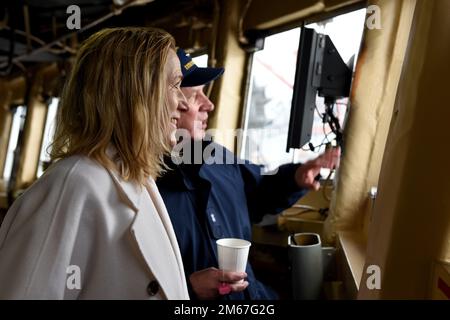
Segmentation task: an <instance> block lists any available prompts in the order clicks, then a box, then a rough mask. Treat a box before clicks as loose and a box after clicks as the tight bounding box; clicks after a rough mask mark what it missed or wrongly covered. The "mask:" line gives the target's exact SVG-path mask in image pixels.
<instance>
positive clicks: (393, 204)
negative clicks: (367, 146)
mask: <svg viewBox="0 0 450 320" xmlns="http://www.w3.org/2000/svg"><path fill="white" fill-rule="evenodd" d="M449 12H450V2H449V1H447V0H427V1H417V8H416V10H415V18H414V21H413V29H412V33H411V37H410V44H409V48H408V50H407V56H406V59H405V64H404V69H403V73H402V77H401V80H400V84H399V90H398V94H397V100H396V105H395V109H394V115H393V118H392V122H391V127H390V131H389V135H388V140H387V145H386V150H385V155H384V159H383V164H382V169H381V175H380V182H379V189H378V192H379V194H378V198H377V201H376V204H375V210H374V212H373V216H372V223H371V226H370V231H369V242H368V247H367V256H366V267H367V266H369V265H378V266H380V268H381V279H382V280H381V289H380V290H369V289H367V287H366V286H364V285H362V286H361V290H360V292H359V298H362V299H423V298H428V297H430V290H432V287H433V285H434V284H433V283H431V276H432V267H433V264H434V262H435V261H437V260H444V261H450V197H449V195H450V172H449V171H448V168H447V164H448V162H449V158H450V148H448V144H449V143H448V141H449V139H450V131H449V119H450V108H449V101H450V90H449V80H448V79H449V74H450V64H449V62H448V59H449V57H450V20H449V18H448V13H449ZM367 276H368V274H364V276H363V279H362V283H363V284H364V283H365V281H366V279H367Z"/></svg>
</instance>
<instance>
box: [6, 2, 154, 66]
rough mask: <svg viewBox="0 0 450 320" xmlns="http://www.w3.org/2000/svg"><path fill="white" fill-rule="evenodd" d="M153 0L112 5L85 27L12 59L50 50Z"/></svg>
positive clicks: (16, 60)
mask: <svg viewBox="0 0 450 320" xmlns="http://www.w3.org/2000/svg"><path fill="white" fill-rule="evenodd" d="M153 1H154V0H135V1H129V2H126V3H125V4H124V5H123V6H121V7H115V6H113V7H112V10H111V12H109V13H108V14H106V15H104V16H103V17H100V18H99V19H97V20H95V21H93V22H91V23H89V24H88V25H86V26H85V27H83V28H81V29H80V30H77V31H74V32H70V33H68V34H65V35H63V36H61V37H59V38H58V39H56V40H54V41H52V42H50V43H47V44H45V45H42V46H41V47H39V48H36V49H34V50H32V51H31V52H29V53H26V54H23V55H20V56H18V57H15V58H14V59H13V62H20V61H21V60H23V59H25V58H27V57H29V56H30V55H33V54H36V53H38V52H41V51H46V50H50V49H51V48H52V47H53V46H54V45H60V44H61V43H63V42H64V41H65V40H67V39H69V38H70V37H72V36H73V35H75V34H79V33H82V32H84V31H86V30H88V29H90V28H92V27H94V26H96V25H98V24H100V23H102V22H104V21H105V20H108V19H109V18H111V17H113V16H116V15H119V14H121V13H122V11H123V10H125V9H127V8H129V7H132V6H142V5H146V4H148V3H150V2H153ZM113 3H115V2H114V1H113Z"/></svg>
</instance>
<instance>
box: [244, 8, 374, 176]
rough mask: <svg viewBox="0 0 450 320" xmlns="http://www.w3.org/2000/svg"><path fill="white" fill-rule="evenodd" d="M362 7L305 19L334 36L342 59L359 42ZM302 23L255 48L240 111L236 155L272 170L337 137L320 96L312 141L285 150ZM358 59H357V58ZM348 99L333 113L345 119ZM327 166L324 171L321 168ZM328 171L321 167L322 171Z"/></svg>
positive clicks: (314, 154) (311, 153)
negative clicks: (326, 119) (240, 133)
mask: <svg viewBox="0 0 450 320" xmlns="http://www.w3.org/2000/svg"><path fill="white" fill-rule="evenodd" d="M365 15H366V9H360V10H356V11H352V12H349V13H346V14H342V15H339V16H336V17H333V18H331V19H327V20H323V21H319V22H316V23H311V24H306V25H305V27H307V28H313V29H315V30H316V31H317V32H319V33H322V34H327V35H329V36H330V38H331V39H332V41H333V43H334V44H335V46H336V48H337V50H338V51H339V53H340V55H341V57H342V58H343V60H344V62H348V61H349V60H350V59H351V58H352V56H355V60H354V61H355V62H356V58H357V54H358V51H359V46H360V43H361V37H362V33H363V28H364V20H365ZM300 32H301V28H294V29H291V30H288V31H284V32H281V33H276V34H273V35H271V36H268V37H266V38H265V42H264V49H262V50H260V51H258V52H256V53H254V55H253V59H252V66H251V76H250V90H249V99H248V103H247V106H246V108H245V110H246V111H245V116H244V123H243V128H244V137H245V138H244V139H243V142H242V144H241V146H240V150H238V151H239V155H240V156H241V157H242V158H245V159H248V160H250V161H252V162H253V163H257V164H262V165H264V166H265V168H266V170H268V171H269V170H273V169H275V168H276V167H278V166H279V165H281V164H283V163H288V162H305V161H308V160H310V159H313V158H315V157H317V155H318V154H319V153H322V152H323V151H324V149H325V146H326V144H327V143H328V142H333V140H334V138H335V136H334V134H333V133H332V132H331V129H330V128H329V127H328V124H326V125H324V123H323V121H322V114H323V113H324V111H325V106H324V101H323V98H320V97H317V100H316V112H315V115H314V124H313V132H312V138H311V140H310V144H309V145H308V144H306V145H305V146H304V147H303V148H302V149H297V150H293V149H291V150H290V151H289V152H286V142H287V135H288V129H289V118H290V112H291V102H292V93H293V87H294V82H295V81H294V80H295V71H296V70H295V66H296V59H297V51H298V46H299V40H300ZM355 64H356V63H355ZM347 104H348V99H341V100H338V101H337V103H336V109H335V113H336V114H337V116H338V118H339V121H340V122H341V125H342V124H343V123H344V120H345V115H346V110H347ZM324 171H327V170H324ZM326 174H327V172H323V175H326Z"/></svg>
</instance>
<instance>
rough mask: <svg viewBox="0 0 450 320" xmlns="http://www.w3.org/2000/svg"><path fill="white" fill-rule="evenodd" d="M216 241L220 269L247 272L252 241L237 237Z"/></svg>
mask: <svg viewBox="0 0 450 320" xmlns="http://www.w3.org/2000/svg"><path fill="white" fill-rule="evenodd" d="M216 243H217V254H218V256H219V269H220V270H223V271H237V272H245V267H246V266H247V259H248V252H249V250H250V246H251V243H250V242H249V241H247V240H243V239H235V238H225V239H219V240H217V241H216Z"/></svg>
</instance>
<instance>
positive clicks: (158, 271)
mask: <svg viewBox="0 0 450 320" xmlns="http://www.w3.org/2000/svg"><path fill="white" fill-rule="evenodd" d="M108 171H109V173H110V175H111V177H112V178H113V180H114V183H115V184H116V186H117V189H118V192H119V195H120V197H121V200H122V201H123V202H124V203H125V204H127V205H128V206H129V207H130V208H131V209H133V210H134V211H135V213H136V216H135V218H134V220H133V222H132V224H131V226H130V232H131V234H132V237H133V239H134V240H135V241H136V244H137V246H138V248H139V251H140V253H141V255H142V257H143V258H144V260H145V262H146V263H147V266H148V268H149V269H150V272H151V273H152V274H153V276H154V277H155V278H156V279H157V280H158V282H159V284H160V286H161V288H162V290H163V292H164V294H165V296H166V297H167V298H168V299H183V298H187V297H188V293H187V290H186V289H185V288H186V280H185V277H184V272H183V265H182V262H181V256H180V253H179V248H178V243H177V242H176V238H175V235H174V231H173V228H172V224H171V223H170V220H169V218H168V214H167V211H166V209H165V206H164V203H163V202H162V200H161V198H160V196H159V192H158V190H157V189H156V185H155V182H154V181H153V180H152V179H149V180H150V185H153V186H154V187H151V186H149V187H147V188H143V187H140V186H138V185H136V184H134V183H131V182H128V181H125V180H123V179H122V178H121V177H120V176H119V175H118V174H117V173H116V172H115V171H113V170H108ZM147 192H148V196H147V195H146V193H147ZM158 196H159V198H158ZM158 220H160V221H158ZM159 224H162V226H163V228H164V229H165V232H163V235H162V236H163V237H164V236H167V239H161V237H162V236H161V233H160V232H152V231H154V230H155V229H152V226H153V228H157V226H158V225H159ZM167 242H169V246H170V249H172V250H164V248H165V246H164V245H163V244H164V243H167ZM166 247H167V246H166ZM166 251H168V252H166ZM174 261H176V264H177V265H176V266H174V265H173V264H174V263H173V262H174ZM169 270H170V271H173V272H169ZM174 277H175V278H174ZM180 292H184V296H180V294H179V293H180Z"/></svg>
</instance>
